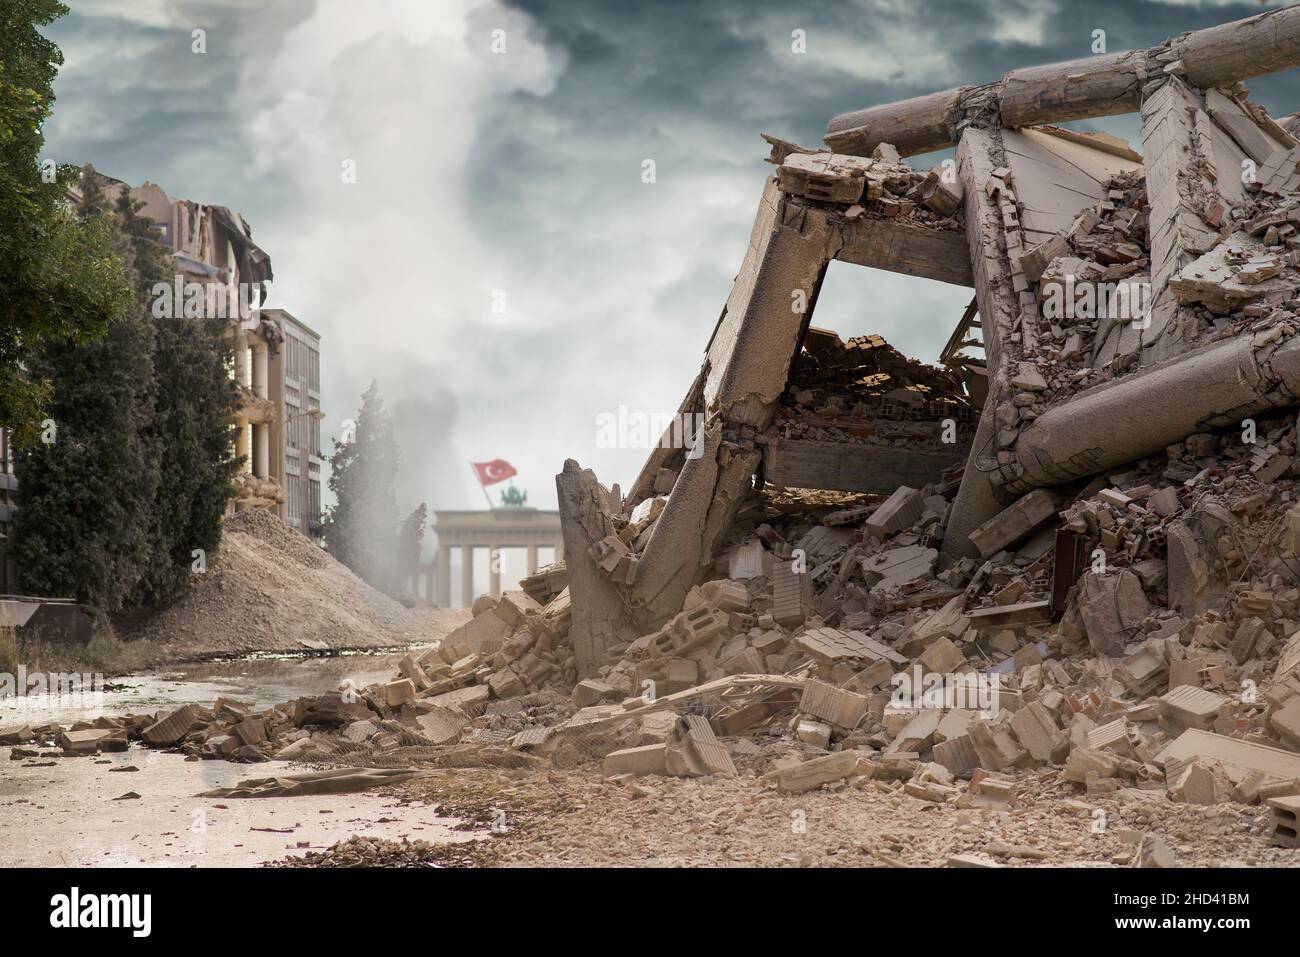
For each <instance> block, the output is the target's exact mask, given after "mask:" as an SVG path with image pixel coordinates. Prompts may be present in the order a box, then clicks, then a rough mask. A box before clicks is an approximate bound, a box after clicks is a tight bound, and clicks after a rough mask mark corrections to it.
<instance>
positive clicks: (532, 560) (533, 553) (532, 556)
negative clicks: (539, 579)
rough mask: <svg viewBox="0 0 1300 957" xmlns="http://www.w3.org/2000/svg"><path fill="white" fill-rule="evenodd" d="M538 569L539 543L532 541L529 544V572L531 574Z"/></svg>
mask: <svg viewBox="0 0 1300 957" xmlns="http://www.w3.org/2000/svg"><path fill="white" fill-rule="evenodd" d="M535 571H537V544H536V543H535V542H534V543H530V544H529V546H528V574H529V575H531V574H532V573H533V572H535Z"/></svg>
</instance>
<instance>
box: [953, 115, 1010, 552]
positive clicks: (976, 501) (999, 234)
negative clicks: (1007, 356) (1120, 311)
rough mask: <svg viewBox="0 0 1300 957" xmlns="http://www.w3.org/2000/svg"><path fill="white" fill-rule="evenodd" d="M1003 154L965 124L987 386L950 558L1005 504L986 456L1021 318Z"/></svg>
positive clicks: (962, 176) (962, 166) (960, 165)
mask: <svg viewBox="0 0 1300 957" xmlns="http://www.w3.org/2000/svg"><path fill="white" fill-rule="evenodd" d="M1002 155H1003V151H1002V147H1001V144H1000V142H999V141H998V140H997V139H996V138H995V136H994V135H993V134H991V133H989V132H987V131H984V130H978V129H974V128H970V129H967V130H966V131H965V132H964V133H963V134H962V137H961V141H960V142H959V143H958V144H957V176H958V179H959V180H960V181H961V182H962V184H963V188H964V190H965V197H966V199H965V219H966V241H967V244H968V247H969V248H968V256H969V258H970V261H971V263H972V278H973V281H974V284H975V300H976V303H977V304H978V306H979V316H980V329H981V338H982V340H983V343H984V352H985V357H986V370H985V372H986V376H987V381H988V383H989V387H988V394H987V397H986V399H985V403H984V409H983V412H982V414H981V416H980V420H979V425H978V426H977V427H976V430H975V438H974V441H973V442H972V443H971V447H970V451H969V452H968V453H967V456H966V467H965V469H964V470H963V472H962V477H961V486H960V487H959V488H958V490H957V497H956V499H954V501H953V503H952V509H951V510H950V512H949V515H948V523H947V528H946V530H945V532H944V536H943V553H944V556H945V557H946V558H948V559H950V560H954V561H955V560H957V559H961V558H971V557H974V556H975V555H977V554H978V550H977V549H976V548H975V544H974V543H973V542H972V541H971V539H970V535H971V532H973V531H974V530H975V529H976V528H978V527H979V526H980V525H982V524H984V522H986V521H988V520H989V519H990V518H992V517H993V516H995V515H997V514H998V512H1000V511H1001V510H1002V508H1003V507H1004V506H1006V505H1007V504H1009V499H1008V498H1007V496H1006V495H1005V494H1004V493H1003V492H1002V490H1001V489H1000V488H999V487H998V486H997V485H995V481H994V480H995V478H997V476H995V474H994V469H993V463H995V462H996V459H992V460H991V461H990V456H991V455H993V454H994V453H996V451H997V450H998V448H999V445H998V441H997V439H998V435H997V433H998V428H997V425H996V422H997V420H996V412H997V409H998V406H999V404H1000V403H1001V402H1003V401H1004V398H1005V397H1004V395H1003V393H1004V391H1005V387H1004V386H1003V385H1001V384H1000V383H1002V382H1004V380H1005V376H1004V370H1003V368H1002V348H1003V343H1004V342H1007V341H1009V340H1010V336H1011V335H1013V334H1014V330H1015V328H1016V326H1017V323H1018V320H1019V319H1020V303H1019V297H1018V295H1017V293H1016V290H1015V283H1014V277H1013V273H1012V268H1011V262H1010V260H1009V258H1008V253H1007V252H1003V250H1004V249H1005V248H1006V243H1007V237H1006V234H1005V228H1004V225H1003V219H1002V215H1001V210H1000V209H999V207H998V204H997V203H996V202H995V201H994V200H993V198H992V196H991V195H990V190H989V187H990V185H991V184H995V183H998V182H1001V180H999V179H997V178H996V177H994V175H993V174H994V171H995V169H997V167H998V158H999V157H1001V156H1002ZM1008 252H1009V251H1008Z"/></svg>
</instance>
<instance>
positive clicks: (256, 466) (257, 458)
mask: <svg viewBox="0 0 1300 957" xmlns="http://www.w3.org/2000/svg"><path fill="white" fill-rule="evenodd" d="M270 465H271V429H270V426H268V425H267V424H266V423H265V422H262V423H258V424H255V425H254V426H253V474H254V475H256V476H257V477H258V478H266V477H267V475H269V474H270V472H269V469H270Z"/></svg>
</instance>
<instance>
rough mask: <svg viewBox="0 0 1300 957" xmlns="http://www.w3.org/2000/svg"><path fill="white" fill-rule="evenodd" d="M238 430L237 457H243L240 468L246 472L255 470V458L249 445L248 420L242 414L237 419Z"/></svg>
mask: <svg viewBox="0 0 1300 957" xmlns="http://www.w3.org/2000/svg"><path fill="white" fill-rule="evenodd" d="M235 424H236V426H237V427H238V431H237V432H236V433H235V457H236V458H239V459H241V460H242V461H241V462H240V465H239V468H240V470H241V471H244V472H251V471H252V470H253V459H252V455H251V449H250V447H249V434H248V420H247V419H245V418H244V417H243V416H240V417H239V418H237V419H236V420H235Z"/></svg>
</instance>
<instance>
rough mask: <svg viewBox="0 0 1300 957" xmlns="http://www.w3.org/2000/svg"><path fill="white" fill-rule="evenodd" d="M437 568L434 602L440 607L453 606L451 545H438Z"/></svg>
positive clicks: (435, 571) (435, 572)
mask: <svg viewBox="0 0 1300 957" xmlns="http://www.w3.org/2000/svg"><path fill="white" fill-rule="evenodd" d="M437 562H438V564H437V568H436V569H435V570H434V576H435V578H436V579H437V585H436V586H435V588H434V590H433V603H434V604H435V605H437V606H438V607H439V608H450V607H451V546H450V545H439V546H438V559H437Z"/></svg>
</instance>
